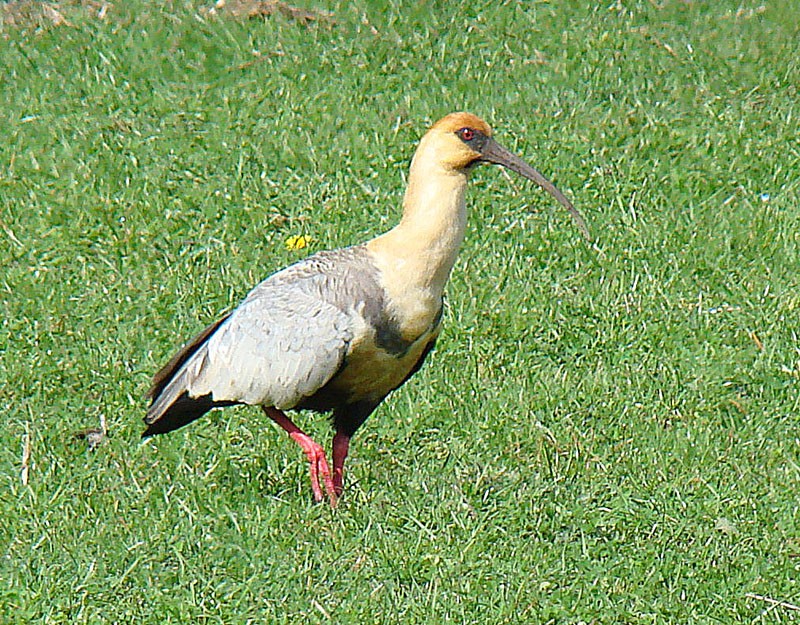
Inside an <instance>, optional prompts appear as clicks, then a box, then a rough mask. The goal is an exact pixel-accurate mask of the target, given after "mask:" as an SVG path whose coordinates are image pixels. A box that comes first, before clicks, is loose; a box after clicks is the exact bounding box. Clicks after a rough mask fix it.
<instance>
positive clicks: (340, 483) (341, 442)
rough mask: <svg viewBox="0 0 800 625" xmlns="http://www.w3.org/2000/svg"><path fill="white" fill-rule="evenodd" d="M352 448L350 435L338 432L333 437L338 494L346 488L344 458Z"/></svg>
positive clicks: (334, 474)
mask: <svg viewBox="0 0 800 625" xmlns="http://www.w3.org/2000/svg"><path fill="white" fill-rule="evenodd" d="M349 448H350V437H349V436H346V435H344V434H342V433H341V432H336V435H335V436H334V437H333V491H334V492H335V493H336V495H337V496H340V495H341V494H342V490H344V459H345V458H347V450H348V449H349Z"/></svg>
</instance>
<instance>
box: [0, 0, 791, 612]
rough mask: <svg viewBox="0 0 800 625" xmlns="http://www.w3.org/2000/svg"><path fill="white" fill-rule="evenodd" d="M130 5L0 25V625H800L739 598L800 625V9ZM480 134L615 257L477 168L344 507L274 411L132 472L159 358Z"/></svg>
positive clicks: (561, 217) (554, 210) (233, 418)
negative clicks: (439, 317) (425, 313)
mask: <svg viewBox="0 0 800 625" xmlns="http://www.w3.org/2000/svg"><path fill="white" fill-rule="evenodd" d="M131 4H132V6H130V7H129V6H128V5H127V4H125V3H116V4H115V6H113V7H112V8H111V10H110V12H109V14H108V16H107V17H106V19H104V20H98V19H97V18H96V17H95V16H94V15H92V14H91V13H90V12H88V11H83V10H80V9H78V8H75V7H67V8H66V9H65V15H66V17H67V19H68V20H69V22H70V25H69V26H61V27H54V28H41V27H39V28H36V27H34V26H30V27H24V26H23V27H10V26H4V27H0V28H2V30H0V96H1V97H2V101H3V102H4V106H3V107H2V109H0V266H2V271H0V292H2V297H0V313H1V314H2V321H1V322H0V385H2V386H0V397H2V403H3V407H4V412H5V414H4V421H5V426H4V428H3V429H2V433H1V434H0V479H1V480H2V485H0V514H1V515H2V518H3V521H2V522H0V558H1V559H0V621H2V622H4V623H5V622H8V623H125V624H127V623H153V624H156V623H157V624H163V623H226V624H236V623H300V622H308V623H437V624H438V623H460V624H461V623H476V624H477V623H480V624H494V623H514V624H516V623H572V624H578V623H587V624H588V623H593V624H594V623H654V624H655V623H658V624H663V623H676V624H678V623H680V624H686V623H725V624H728V623H747V624H753V623H773V622H793V621H797V620H799V617H798V614H800V613H798V612H795V611H793V610H791V609H789V608H787V607H781V606H776V605H771V604H769V603H767V602H765V601H762V600H758V599H754V598H752V597H748V594H756V595H762V596H764V597H770V598H773V599H775V600H780V601H785V602H789V603H795V604H798V603H800V558H798V557H797V556H798V554H800V530H798V528H800V507H798V502H799V501H800V499H798V492H799V491H800V438H799V437H798V427H797V426H798V413H799V412H800V278H799V277H798V276H800V182H799V181H800V176H799V172H800V148H799V147H798V146H800V131H798V128H799V127H800V126H798V124H799V123H800V109H799V108H798V104H797V102H798V100H799V99H800V94H798V85H799V84H800V13H799V12H798V11H797V7H796V3H793V2H789V1H783V2H770V3H760V2H741V1H739V0H737V1H736V2H733V1H728V0H724V1H721V2H716V3H712V2H688V3H687V2H677V1H675V2H673V1H671V0H667V1H665V2H661V3H656V2H645V1H642V2H619V3H614V2H605V3H598V4H597V5H595V6H588V7H587V6H586V4H585V3H581V2H558V3H545V2H498V1H497V0H491V1H490V0H473V1H470V2H466V1H465V2H448V3H435V4H434V3H416V2H401V1H400V0H394V1H391V0H389V1H386V2H369V3H355V4H353V3H345V2H342V3H336V2H326V3H320V4H322V5H323V6H324V8H326V9H327V10H330V11H331V12H332V13H333V14H334V16H335V20H336V22H335V24H333V25H332V26H325V25H323V24H311V25H300V24H297V23H294V22H292V21H290V20H288V19H287V18H285V17H280V16H275V17H271V18H269V19H266V20H251V21H245V22H240V21H236V20H233V19H212V18H208V17H202V16H200V15H199V12H198V11H199V8H198V7H192V6H190V5H189V4H184V3H180V2H174V3H167V4H165V5H161V3H141V4H139V3H131ZM309 4H310V3H309ZM762 4H763V9H762ZM156 5H158V6H156ZM318 6H319V5H318ZM459 109H466V110H471V111H473V112H475V113H477V114H479V115H481V116H483V117H484V118H486V119H487V120H488V121H489V122H490V123H491V124H493V125H494V127H495V128H496V130H497V136H498V138H499V140H500V141H501V142H502V143H504V144H505V145H507V146H508V147H510V148H513V149H514V150H515V151H517V152H518V153H520V154H521V155H522V156H524V157H526V158H527V159H528V160H530V161H531V162H532V163H533V164H534V165H535V166H537V167H538V168H539V169H540V170H542V171H543V172H544V173H545V174H546V175H548V176H549V177H551V178H552V179H553V180H554V181H555V182H556V184H557V185H558V186H559V187H560V188H562V190H565V191H566V192H567V194H568V195H570V196H571V197H572V198H573V200H574V202H575V204H576V205H577V206H578V208H579V209H580V210H581V211H582V212H583V213H584V214H585V216H586V217H587V220H588V221H589V223H590V226H591V228H592V230H593V232H594V234H595V236H596V246H595V248H594V249H593V248H591V247H589V246H586V245H585V244H584V243H583V242H582V239H581V237H580V234H579V232H578V231H577V229H576V228H575V227H574V225H573V224H572V223H571V222H570V219H569V217H568V216H567V215H566V214H564V211H563V210H560V208H559V207H558V205H557V204H555V203H554V202H553V201H552V199H550V198H548V197H547V196H546V195H545V194H544V193H542V192H540V191H539V190H537V189H535V188H534V187H533V186H532V185H530V184H527V183H524V182H523V181H521V180H520V179H517V178H513V179H512V178H510V177H508V176H505V175H503V174H502V173H501V172H500V171H499V170H497V169H496V168H488V167H486V168H483V169H481V170H479V171H477V172H476V174H475V175H474V177H473V181H472V184H471V189H470V193H469V204H470V209H471V218H470V219H471V220H470V227H469V232H468V236H467V241H466V244H465V246H464V249H463V250H462V254H461V256H460V259H459V262H458V265H457V267H456V270H455V272H454V276H453V279H452V281H451V284H450V286H449V291H448V293H449V296H448V297H449V299H448V307H447V312H446V330H445V333H444V336H443V338H442V340H441V341H440V343H439V345H438V347H437V350H436V352H435V353H434V355H433V357H432V358H431V359H430V361H429V362H428V364H426V366H425V367H424V368H423V371H422V372H421V373H420V374H419V375H418V376H417V377H416V378H415V379H414V380H413V381H412V382H410V383H409V384H407V385H406V386H405V387H404V388H403V389H401V390H400V391H398V392H397V393H395V394H394V395H393V396H392V397H391V398H390V399H389V400H388V401H387V402H386V403H385V404H384V405H383V406H382V407H381V408H380V409H379V410H378V411H377V412H376V413H375V414H374V415H373V417H372V418H371V419H370V420H369V421H368V422H367V424H366V425H365V426H364V428H363V429H362V430H361V431H360V432H359V434H358V436H357V438H356V440H355V441H354V448H353V454H352V456H351V459H350V461H349V465H348V468H349V473H348V478H347V479H348V483H347V490H346V494H345V497H344V498H343V500H342V502H341V505H340V507H339V508H338V509H337V510H336V511H335V512H332V511H331V510H330V509H329V508H328V507H327V506H315V505H313V504H312V503H311V502H310V489H309V486H308V481H307V475H306V465H305V462H304V461H303V458H302V455H301V453H300V452H299V450H298V449H296V447H295V446H294V445H293V443H292V442H291V441H290V440H289V439H288V437H286V436H285V435H284V434H283V433H282V432H280V431H278V430H277V429H276V428H275V427H274V426H272V425H271V424H270V423H268V422H267V421H266V419H265V418H264V417H263V415H262V414H261V412H260V411H258V410H257V409H254V408H236V409H229V410H226V411H218V412H217V413H215V414H213V415H212V416H210V417H207V418H205V419H204V420H202V421H200V422H198V423H197V424H195V425H193V426H191V427H188V428H186V429H185V430H181V431H179V432H176V433H175V434H173V435H171V436H168V437H161V438H158V439H157V440H152V441H149V442H146V443H143V444H142V443H140V442H139V434H140V432H141V429H142V423H141V417H142V415H143V413H144V410H145V407H146V402H145V400H144V399H143V394H144V392H145V390H146V388H147V385H148V379H149V376H150V375H152V373H153V372H154V371H155V370H156V369H157V368H158V366H159V365H160V364H162V363H163V362H164V360H165V359H166V358H168V357H169V356H170V355H171V353H172V352H173V350H174V349H176V347H177V346H178V345H179V344H180V343H181V342H182V341H183V340H185V339H187V338H189V337H190V336H191V335H192V334H193V333H194V332H196V331H198V330H199V329H200V328H202V327H203V326H204V325H205V324H206V323H207V322H209V321H211V320H212V319H213V318H215V317H216V316H217V315H218V314H220V313H221V312H222V311H224V310H227V309H229V308H230V307H232V306H234V305H235V304H236V303H237V302H238V301H239V299H240V298H241V297H243V296H244V294H245V293H246V292H247V291H248V289H249V288H250V286H252V285H253V284H255V283H256V282H257V281H258V280H260V279H261V278H263V277H264V276H266V275H268V274H269V273H271V272H272V271H274V270H276V269H278V268H280V267H281V266H283V265H285V264H287V263H289V262H292V261H294V260H296V259H298V258H300V257H302V256H303V255H304V254H306V253H307V250H303V251H288V250H287V249H286V248H285V246H284V241H285V240H286V238H287V237H289V236H290V235H293V234H300V233H305V234H308V235H310V236H311V237H313V239H314V242H313V249H322V248H328V247H335V246H341V245H347V244H351V243H355V242H358V241H361V240H364V239H366V238H368V237H370V236H373V235H374V234H377V233H379V232H381V231H383V230H385V229H387V228H388V227H390V226H391V225H392V224H393V223H394V222H395V221H396V220H397V219H398V217H399V207H400V201H401V198H402V193H403V184H404V176H405V172H406V170H407V167H408V163H409V160H410V157H411V155H412V154H413V150H414V147H415V144H416V141H417V140H418V138H419V137H420V136H421V135H422V133H423V132H424V131H425V129H426V127H427V125H428V124H429V123H430V122H431V121H433V120H435V119H437V118H438V117H440V116H441V115H443V114H445V113H447V112H449V111H451V110H459ZM100 415H104V416H105V417H106V419H107V421H108V425H109V429H110V433H111V438H110V439H109V440H108V441H107V443H106V444H104V445H102V446H100V447H99V448H98V449H97V450H95V451H93V452H91V451H88V450H87V449H86V446H85V444H84V443H83V442H81V441H77V440H75V439H74V438H73V433H74V432H75V431H76V430H80V429H82V428H85V427H89V426H94V425H96V424H97V423H98V420H99V418H100ZM299 422H300V423H301V424H302V425H303V426H304V427H307V429H308V430H310V431H311V432H312V433H313V434H315V435H316V436H317V437H319V438H320V440H324V441H325V442H326V444H327V443H328V442H329V441H328V436H329V427H328V425H327V423H326V421H325V419H321V418H317V419H313V418H310V416H309V415H303V416H300V417H299ZM26 438H27V439H28V440H29V443H30V451H31V457H30V463H29V464H30V466H29V473H28V481H27V484H23V481H22V479H21V469H22V454H23V447H24V441H25V440H26Z"/></svg>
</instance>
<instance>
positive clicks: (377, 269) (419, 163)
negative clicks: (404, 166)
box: [142, 112, 589, 506]
mask: <svg viewBox="0 0 800 625" xmlns="http://www.w3.org/2000/svg"><path fill="white" fill-rule="evenodd" d="M479 163H495V164H498V165H502V166H504V167H506V168H508V169H510V170H511V171H514V172H516V173H517V174H519V175H521V176H523V177H525V178H528V179H529V180H532V181H533V182H535V183H536V184H538V185H539V186H540V187H542V188H544V189H545V190H546V191H547V192H549V193H550V194H551V195H552V196H554V198H555V199H556V200H558V202H560V203H561V204H562V205H563V206H564V207H565V208H566V209H567V211H569V213H570V214H571V215H572V217H573V218H574V219H575V221H576V222H577V226H578V227H579V229H580V230H581V232H582V233H583V235H584V236H585V237H586V238H587V239H588V238H589V232H588V229H587V227H586V223H585V221H584V220H583V218H582V216H581V215H580V213H579V212H578V211H577V210H576V209H575V207H574V206H573V205H572V203H571V202H570V201H569V200H568V199H567V198H566V197H565V196H564V194H563V193H561V191H559V190H558V189H557V188H556V187H555V186H554V185H553V184H552V183H551V182H550V181H549V180H548V179H547V178H545V177H544V176H543V175H542V174H540V173H539V172H538V171H537V170H536V169H534V168H533V167H531V166H530V165H528V164H527V163H526V162H525V161H523V160H522V159H521V158H519V157H517V156H515V155H514V154H513V153H512V152H510V151H508V150H507V149H505V148H504V147H502V146H501V145H500V144H499V143H498V142H497V141H495V139H494V138H493V137H492V130H491V129H490V127H489V126H488V125H487V124H486V122H484V121H483V120H481V119H480V118H478V117H476V116H475V115H472V114H470V113H463V112H461V113H451V114H450V115H447V116H446V117H444V118H442V119H440V120H439V121H438V122H436V123H435V124H434V125H433V126H432V127H431V128H430V129H429V130H428V132H427V133H426V134H425V135H424V136H423V137H422V140H421V141H420V143H419V146H418V147H417V150H416V153H415V154H414V157H413V159H412V161H411V170H410V173H409V177H408V187H407V189H406V193H405V198H404V200H403V215H402V218H401V219H400V222H399V223H398V224H397V225H396V226H395V227H394V228H392V229H391V230H389V231H388V232H386V233H384V234H382V235H380V236H378V237H376V238H374V239H372V240H370V241H368V242H366V243H361V244H358V245H353V246H351V247H345V248H341V249H335V250H329V251H321V252H318V253H316V254H313V255H311V256H309V257H307V258H305V259H304V260H301V261H299V262H297V263H295V264H293V265H291V266H289V267H286V268H285V269H282V270H280V271H278V272H276V273H274V274H272V275H271V276H269V277H268V278H266V279H265V280H264V281H263V282H261V283H260V284H258V285H257V286H256V287H255V288H253V290H252V291H250V293H249V294H248V295H247V297H245V299H244V301H242V303H241V304H239V306H238V307H237V308H236V309H234V310H233V311H231V312H229V313H228V314H226V315H224V316H223V317H222V318H220V319H217V320H216V321H214V322H213V323H212V324H211V325H209V326H208V327H207V328H206V329H204V330H203V331H202V332H200V334H198V335H197V336H196V337H195V338H194V339H192V340H191V341H189V342H188V343H186V345H185V346H184V347H183V348H182V349H181V350H180V351H178V352H177V353H176V354H175V355H174V356H173V357H172V359H171V360H170V361H169V362H168V363H167V364H166V365H165V366H164V367H163V368H162V369H161V370H160V371H159V372H158V373H156V374H155V376H154V378H153V383H152V387H151V388H150V390H149V392H148V398H149V399H150V400H151V403H150V406H149V409H148V410H147V414H146V416H145V418H144V421H145V423H146V425H147V428H146V430H145V431H144V433H143V434H142V436H143V437H148V436H152V435H155V434H163V433H166V432H170V431H172V430H175V429H177V428H179V427H182V426H184V425H186V424H188V423H191V422H192V421H194V420H196V419H198V418H200V417H201V416H203V415H204V414H205V413H207V412H208V411H209V410H211V409H213V408H218V407H222V406H231V405H235V404H247V405H253V406H260V407H261V408H262V410H263V411H264V413H265V414H266V415H267V417H269V418H270V419H271V420H272V421H274V422H275V423H277V424H278V425H279V426H280V427H281V428H282V429H283V430H285V431H286V432H287V433H288V435H289V436H290V437H291V438H292V439H293V440H294V441H296V442H297V444H298V445H299V446H300V447H301V449H302V451H303V452H304V453H305V455H306V458H307V459H308V462H309V465H310V474H311V490H312V492H313V497H314V499H315V500H316V501H322V500H323V499H325V497H327V498H328V500H329V502H330V504H331V506H335V505H336V502H337V499H338V498H339V497H340V496H341V494H342V490H343V484H344V463H345V458H346V457H347V453H348V449H349V447H350V440H351V438H352V437H353V435H354V434H355V433H356V431H357V430H358V428H359V427H361V425H362V424H363V423H364V421H365V420H366V419H367V417H369V416H370V415H371V414H372V412H373V411H374V410H375V409H376V408H377V407H378V405H379V404H380V403H381V402H382V401H383V400H384V399H385V398H386V397H387V395H389V393H391V392H392V391H393V390H395V389H396V388H398V387H399V386H401V385H402V384H403V383H404V382H405V381H406V380H408V379H409V378H410V377H411V376H412V375H414V373H416V372H417V371H418V370H419V368H420V367H421V366H422V363H423V362H424V361H425V358H426V356H427V355H428V354H429V353H430V351H431V349H433V346H434V343H435V342H436V338H437V337H438V336H439V332H440V330H441V327H442V306H443V295H444V289H445V284H446V283H447V280H448V277H449V276H450V272H451V270H452V268H453V264H454V263H455V260H456V255H457V254H458V250H459V247H460V246H461V243H462V241H463V240H464V233H465V227H466V221H467V210H466V205H465V197H464V196H465V192H466V188H467V179H468V177H469V173H470V171H472V169H473V168H474V167H475V166H476V165H477V164H479ZM287 410H310V411H314V412H318V413H329V414H330V415H331V422H332V425H333V430H334V436H333V443H332V463H331V465H329V464H328V461H327V458H326V454H325V451H324V449H323V447H322V446H321V445H320V444H319V443H317V442H316V441H314V440H313V439H312V438H311V437H310V436H309V435H308V434H306V433H305V432H304V431H303V430H302V429H300V428H299V427H298V426H297V425H295V423H294V422H293V421H292V420H291V419H290V418H289V416H287V414H286V411H287Z"/></svg>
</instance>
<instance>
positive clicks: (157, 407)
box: [142, 315, 236, 437]
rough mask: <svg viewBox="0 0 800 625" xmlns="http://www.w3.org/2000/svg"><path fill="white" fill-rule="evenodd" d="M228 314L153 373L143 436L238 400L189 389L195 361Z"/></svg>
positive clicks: (175, 425) (188, 421)
mask: <svg viewBox="0 0 800 625" xmlns="http://www.w3.org/2000/svg"><path fill="white" fill-rule="evenodd" d="M227 318H228V315H225V316H224V317H222V318H221V319H219V320H218V321H215V322H214V323H212V324H211V325H210V326H208V327H207V328H206V329H205V330H203V331H202V332H201V333H200V334H198V335H197V336H196V337H195V338H194V339H192V340H191V341H189V342H188V343H187V344H186V345H185V346H184V347H183V349H181V350H180V351H179V352H178V353H177V354H175V356H173V357H172V360H170V361H169V362H168V363H167V364H166V365H165V366H164V367H162V368H161V370H160V371H159V372H158V373H156V374H155V376H153V385H152V386H151V387H150V390H149V391H148V392H147V397H149V398H150V399H151V400H152V402H151V404H150V407H149V408H148V410H147V415H146V416H145V418H144V422H145V423H146V424H147V429H146V430H145V431H144V432H143V433H142V436H143V437H145V436H152V435H154V434H164V433H166V432H171V431H172V430H176V429H178V428H179V427H181V426H184V425H186V424H187V423H191V422H192V421H194V420H196V419H199V418H200V417H202V416H203V415H204V414H205V413H207V412H208V411H209V410H211V409H212V408H216V407H218V406H230V405H232V404H235V403H236V402H232V401H221V402H220V401H214V399H213V397H212V396H211V394H207V395H202V396H200V397H191V396H190V395H189V392H188V388H189V384H190V382H191V380H190V378H191V370H193V369H194V368H195V367H193V366H192V365H193V364H194V363H193V361H194V360H195V359H197V358H204V357H205V353H204V350H203V347H204V346H205V344H206V342H207V341H208V339H210V338H211V336H212V335H213V334H214V332H216V330H217V329H218V328H219V327H220V326H221V325H222V323H223V322H224V321H225V320H226V319H227Z"/></svg>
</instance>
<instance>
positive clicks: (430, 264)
mask: <svg viewBox="0 0 800 625" xmlns="http://www.w3.org/2000/svg"><path fill="white" fill-rule="evenodd" d="M466 186H467V175H466V173H465V172H464V171H463V170H459V169H454V168H451V167H447V166H446V165H443V164H442V162H441V159H440V154H439V151H438V150H437V149H436V145H435V142H434V141H432V140H431V137H427V136H426V137H424V138H423V140H422V142H421V143H420V146H419V148H418V149H417V152H416V154H415V155H414V159H413V161H412V163H411V171H410V173H409V178H408V188H407V190H406V195H405V199H404V200H403V217H402V219H401V220H400V223H399V224H398V225H397V226H395V227H394V228H393V229H392V230H390V231H389V232H387V233H386V234H384V235H382V236H380V237H378V238H377V239H374V240H373V241H371V242H370V243H369V244H368V247H369V249H370V250H371V251H372V252H373V253H374V254H375V256H376V258H377V259H378V260H379V265H380V269H381V271H382V272H383V277H384V280H385V282H386V283H387V286H389V287H390V289H391V290H392V291H394V290H395V288H392V287H395V286H396V288H397V289H401V288H410V289H423V290H425V291H427V292H428V294H429V295H430V296H432V297H433V298H435V299H441V296H442V293H443V291H444V287H445V284H446V283H447V279H448V278H449V276H450V271H451V269H452V268H453V264H454V263H455V260H456V256H457V255H458V250H459V248H460V246H461V243H462V242H463V240H464V231H465V228H466V220H467V214H466V207H465V202H464V194H465V191H466Z"/></svg>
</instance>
